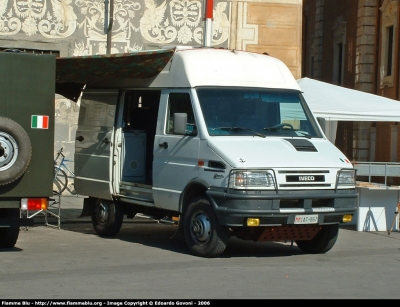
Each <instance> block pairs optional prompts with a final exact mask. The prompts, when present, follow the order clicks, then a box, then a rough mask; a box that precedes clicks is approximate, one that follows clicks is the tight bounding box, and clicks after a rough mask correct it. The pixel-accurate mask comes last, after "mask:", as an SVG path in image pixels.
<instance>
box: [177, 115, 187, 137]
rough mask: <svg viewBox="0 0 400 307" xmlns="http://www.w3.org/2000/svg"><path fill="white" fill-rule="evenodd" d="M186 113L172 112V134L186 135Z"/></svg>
mask: <svg viewBox="0 0 400 307" xmlns="http://www.w3.org/2000/svg"><path fill="white" fill-rule="evenodd" d="M186 126H187V114H186V113H174V134H180V135H186Z"/></svg>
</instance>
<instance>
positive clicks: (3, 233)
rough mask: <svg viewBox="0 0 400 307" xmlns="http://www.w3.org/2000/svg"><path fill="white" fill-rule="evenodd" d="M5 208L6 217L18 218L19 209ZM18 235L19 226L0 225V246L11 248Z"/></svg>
mask: <svg viewBox="0 0 400 307" xmlns="http://www.w3.org/2000/svg"><path fill="white" fill-rule="evenodd" d="M4 210H7V211H8V213H7V217H8V218H18V217H19V216H20V212H19V209H4ZM18 236H19V227H0V247H2V248H11V247H14V246H15V244H16V243H17V240H18Z"/></svg>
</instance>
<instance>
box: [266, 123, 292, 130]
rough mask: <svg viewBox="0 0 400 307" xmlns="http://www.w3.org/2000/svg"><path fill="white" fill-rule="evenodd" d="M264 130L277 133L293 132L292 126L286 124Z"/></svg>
mask: <svg viewBox="0 0 400 307" xmlns="http://www.w3.org/2000/svg"><path fill="white" fill-rule="evenodd" d="M263 129H264V130H268V131H277V130H294V128H293V126H292V125H291V124H288V123H282V124H278V125H275V126H272V127H268V128H263Z"/></svg>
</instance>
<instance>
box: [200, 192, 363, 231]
mask: <svg viewBox="0 0 400 307" xmlns="http://www.w3.org/2000/svg"><path fill="white" fill-rule="evenodd" d="M207 195H208V197H209V198H210V201H211V203H212V206H213V208H214V211H215V213H216V215H217V217H218V220H219V222H220V224H221V225H225V226H246V219H247V218H249V217H253V218H260V226H281V225H293V224H294V221H295V217H296V216H298V215H309V214H313V215H314V214H318V222H317V223H318V224H319V225H324V224H334V223H339V222H340V221H341V219H342V217H343V215H345V214H354V213H355V212H356V210H357V197H358V193H357V191H356V189H350V190H336V191H335V190H312V191H308V190H303V191H296V190H290V191H279V193H276V192H275V191H233V192H231V193H229V194H228V193H227V191H226V190H225V189H220V188H210V189H209V190H207Z"/></svg>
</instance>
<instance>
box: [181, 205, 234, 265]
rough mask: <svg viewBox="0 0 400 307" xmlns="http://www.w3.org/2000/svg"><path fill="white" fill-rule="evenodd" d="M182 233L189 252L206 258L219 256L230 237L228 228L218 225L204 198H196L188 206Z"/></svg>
mask: <svg viewBox="0 0 400 307" xmlns="http://www.w3.org/2000/svg"><path fill="white" fill-rule="evenodd" d="M183 232H184V235H185V241H186V244H187V246H188V247H189V249H190V251H191V252H192V253H193V254H194V255H196V256H201V257H206V258H212V257H218V256H219V255H221V254H222V253H223V252H224V251H225V248H226V244H227V242H228V240H229V237H230V234H229V229H228V227H225V226H221V225H220V224H219V222H218V219H217V217H216V215H215V213H214V211H213V209H212V208H211V205H210V202H209V200H208V199H207V198H206V197H200V198H197V199H195V200H193V201H192V202H191V203H190V204H189V205H188V207H187V210H186V212H185V215H184V220H183Z"/></svg>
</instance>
